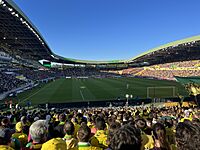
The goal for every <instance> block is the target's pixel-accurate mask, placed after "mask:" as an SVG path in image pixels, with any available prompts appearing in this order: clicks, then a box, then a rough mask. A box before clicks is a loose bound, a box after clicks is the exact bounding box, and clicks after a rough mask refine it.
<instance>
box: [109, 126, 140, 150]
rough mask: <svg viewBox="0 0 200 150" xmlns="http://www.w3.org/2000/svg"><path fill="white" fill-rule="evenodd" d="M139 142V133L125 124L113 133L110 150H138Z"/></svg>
mask: <svg viewBox="0 0 200 150" xmlns="http://www.w3.org/2000/svg"><path fill="white" fill-rule="evenodd" d="M141 142H142V140H141V133H140V131H139V130H138V129H137V128H135V127H134V126H131V125H129V124H126V125H124V126H122V127H121V128H119V129H118V130H117V131H116V132H115V133H114V135H113V137H112V138H111V141H110V148H111V149H112V150H140V147H141Z"/></svg>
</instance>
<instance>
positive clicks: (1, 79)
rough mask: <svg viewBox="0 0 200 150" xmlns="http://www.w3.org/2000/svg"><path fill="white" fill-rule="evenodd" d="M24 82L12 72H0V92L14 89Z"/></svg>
mask: <svg viewBox="0 0 200 150" xmlns="http://www.w3.org/2000/svg"><path fill="white" fill-rule="evenodd" d="M25 83H26V82H25V81H23V80H19V79H17V78H16V77H15V75H13V74H6V73H4V72H0V94H1V93H4V92H8V91H10V90H12V89H15V88H17V87H19V86H21V85H23V84H25Z"/></svg>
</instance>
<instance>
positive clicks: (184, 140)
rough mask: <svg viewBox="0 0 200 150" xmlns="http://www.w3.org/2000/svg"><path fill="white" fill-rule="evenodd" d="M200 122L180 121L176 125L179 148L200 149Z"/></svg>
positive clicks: (179, 149)
mask: <svg viewBox="0 0 200 150" xmlns="http://www.w3.org/2000/svg"><path fill="white" fill-rule="evenodd" d="M199 135H200V124H199V123H195V124H193V123H192V122H180V123H179V124H178V126H177V127H176V143H177V149H178V150H183V149H184V150H199V149H200V142H199V141H200V136H199Z"/></svg>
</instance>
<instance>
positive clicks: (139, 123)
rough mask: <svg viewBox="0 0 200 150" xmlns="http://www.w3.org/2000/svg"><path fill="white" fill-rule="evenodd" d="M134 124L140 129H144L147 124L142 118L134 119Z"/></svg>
mask: <svg viewBox="0 0 200 150" xmlns="http://www.w3.org/2000/svg"><path fill="white" fill-rule="evenodd" d="M135 126H136V127H137V128H139V129H141V130H144V129H145V128H146V127H147V124H146V121H145V120H144V119H137V120H135Z"/></svg>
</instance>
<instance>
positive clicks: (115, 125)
mask: <svg viewBox="0 0 200 150" xmlns="http://www.w3.org/2000/svg"><path fill="white" fill-rule="evenodd" d="M120 127H121V124H120V123H119V122H116V121H115V122H112V123H110V125H109V128H108V137H107V144H108V145H109V144H110V141H111V139H112V137H113V135H114V133H115V131H117V130H118V129H119V128H120Z"/></svg>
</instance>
